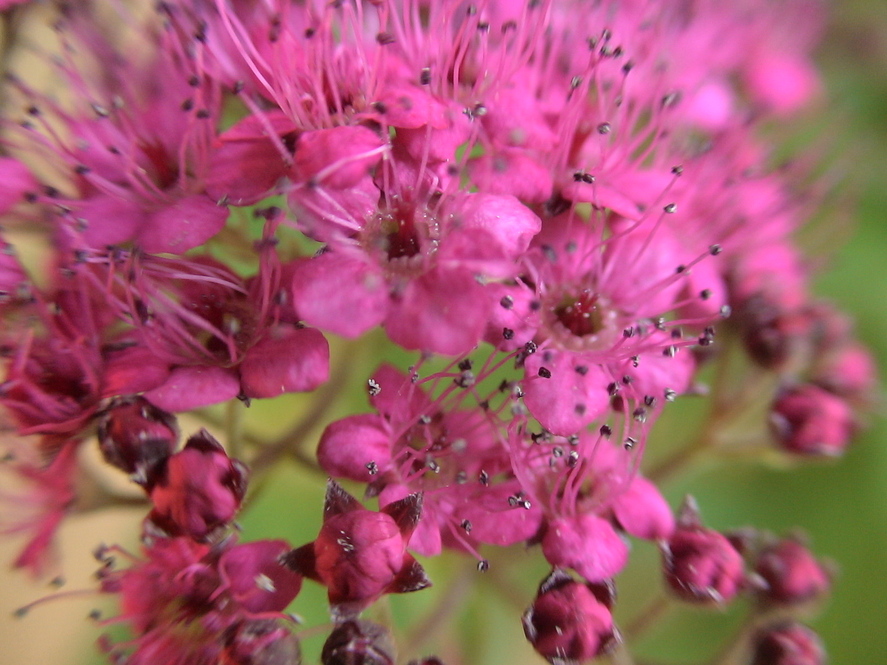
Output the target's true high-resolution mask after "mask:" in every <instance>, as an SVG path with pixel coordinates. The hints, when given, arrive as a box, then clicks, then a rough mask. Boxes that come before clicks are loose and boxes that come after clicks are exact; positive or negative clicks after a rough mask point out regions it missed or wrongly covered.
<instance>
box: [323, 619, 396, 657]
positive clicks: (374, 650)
mask: <svg viewBox="0 0 887 665" xmlns="http://www.w3.org/2000/svg"><path fill="white" fill-rule="evenodd" d="M320 662H321V663H323V665H394V662H395V650H394V642H393V641H392V639H391V635H390V634H389V632H388V631H387V630H385V628H383V627H382V626H380V625H378V624H375V623H373V622H372V621H362V620H353V621H346V622H344V623H341V624H339V625H338V626H337V627H336V629H335V630H334V631H333V632H332V633H330V636H329V637H328V638H327V640H326V642H325V643H324V645H323V651H322V652H321V654H320Z"/></svg>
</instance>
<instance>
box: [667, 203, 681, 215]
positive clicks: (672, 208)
mask: <svg viewBox="0 0 887 665" xmlns="http://www.w3.org/2000/svg"><path fill="white" fill-rule="evenodd" d="M677 209H678V204H677V203H669V204H668V205H667V206H665V207H664V208H663V210H664V211H665V212H667V213H668V214H671V213H673V212H675V211H676V210H677Z"/></svg>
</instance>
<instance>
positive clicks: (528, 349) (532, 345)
mask: <svg viewBox="0 0 887 665" xmlns="http://www.w3.org/2000/svg"><path fill="white" fill-rule="evenodd" d="M538 348H539V347H538V346H536V342H534V341H533V340H530V341H529V342H527V343H526V344H524V353H526V354H527V355H528V356H531V355H533V354H534V353H536V349H538Z"/></svg>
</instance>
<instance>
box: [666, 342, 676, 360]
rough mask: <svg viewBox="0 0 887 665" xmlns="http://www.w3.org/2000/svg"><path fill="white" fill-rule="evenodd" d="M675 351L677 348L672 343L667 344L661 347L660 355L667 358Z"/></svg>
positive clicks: (672, 356) (672, 355)
mask: <svg viewBox="0 0 887 665" xmlns="http://www.w3.org/2000/svg"><path fill="white" fill-rule="evenodd" d="M677 352H678V349H677V347H676V346H674V345H669V346H666V347H665V348H664V349H662V355H663V356H666V357H667V358H674V357H675V354H676V353H677Z"/></svg>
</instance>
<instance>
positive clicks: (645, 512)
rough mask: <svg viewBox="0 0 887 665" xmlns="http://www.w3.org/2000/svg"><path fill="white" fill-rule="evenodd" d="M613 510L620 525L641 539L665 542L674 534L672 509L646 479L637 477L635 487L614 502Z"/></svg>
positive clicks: (633, 481)
mask: <svg viewBox="0 0 887 665" xmlns="http://www.w3.org/2000/svg"><path fill="white" fill-rule="evenodd" d="M612 508H613V513H614V514H615V515H616V519H617V520H619V525H620V526H621V527H622V528H623V529H625V530H626V531H627V532H628V533H630V534H631V535H632V536H635V537H637V538H645V539H647V540H662V539H667V538H669V537H671V534H672V533H673V532H674V528H675V519H674V514H673V513H672V511H671V507H670V506H669V505H668V503H667V502H666V500H665V499H664V498H663V497H662V494H661V493H660V492H659V488H657V487H656V485H654V484H653V483H651V482H650V481H649V480H647V479H646V478H642V477H640V476H635V478H634V479H633V480H632V482H631V486H630V487H629V488H628V489H627V490H626V491H624V492H623V493H621V494H619V495H618V496H617V497H616V498H615V499H614V501H613V503H612Z"/></svg>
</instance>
